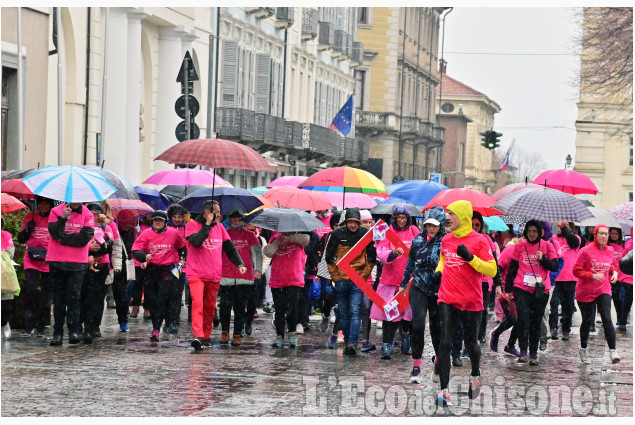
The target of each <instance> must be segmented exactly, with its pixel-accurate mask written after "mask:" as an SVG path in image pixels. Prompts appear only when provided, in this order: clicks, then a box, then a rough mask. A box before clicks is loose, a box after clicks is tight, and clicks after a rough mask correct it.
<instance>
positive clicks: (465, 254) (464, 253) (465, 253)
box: [456, 244, 474, 262]
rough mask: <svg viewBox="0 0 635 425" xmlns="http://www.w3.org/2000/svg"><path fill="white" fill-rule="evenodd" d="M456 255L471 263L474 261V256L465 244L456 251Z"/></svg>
mask: <svg viewBox="0 0 635 425" xmlns="http://www.w3.org/2000/svg"><path fill="white" fill-rule="evenodd" d="M456 253H457V254H458V255H459V257H461V258H462V259H464V260H465V261H467V262H470V261H472V260H473V259H474V256H473V255H472V254H471V253H470V250H469V249H467V247H466V246H465V245H463V244H461V245H459V247H458V248H457V249H456Z"/></svg>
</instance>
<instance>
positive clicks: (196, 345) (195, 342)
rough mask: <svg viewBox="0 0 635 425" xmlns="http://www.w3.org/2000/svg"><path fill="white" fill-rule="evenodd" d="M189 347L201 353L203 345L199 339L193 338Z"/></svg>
mask: <svg viewBox="0 0 635 425" xmlns="http://www.w3.org/2000/svg"><path fill="white" fill-rule="evenodd" d="M191 345H192V347H193V348H194V351H203V344H202V343H201V340H200V339H198V338H194V339H193V340H192V344H191Z"/></svg>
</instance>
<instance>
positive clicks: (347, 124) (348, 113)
mask: <svg viewBox="0 0 635 425" xmlns="http://www.w3.org/2000/svg"><path fill="white" fill-rule="evenodd" d="M352 121H353V95H351V97H349V98H348V100H347V101H346V103H345V104H344V106H342V109H340V111H339V112H338V113H337V115H335V118H333V122H332V123H331V127H330V129H331V130H339V131H340V133H342V134H343V135H344V136H346V135H348V133H350V132H351V122H352Z"/></svg>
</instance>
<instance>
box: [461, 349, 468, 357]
mask: <svg viewBox="0 0 635 425" xmlns="http://www.w3.org/2000/svg"><path fill="white" fill-rule="evenodd" d="M461 357H470V353H468V352H467V348H465V347H463V352H462V353H461Z"/></svg>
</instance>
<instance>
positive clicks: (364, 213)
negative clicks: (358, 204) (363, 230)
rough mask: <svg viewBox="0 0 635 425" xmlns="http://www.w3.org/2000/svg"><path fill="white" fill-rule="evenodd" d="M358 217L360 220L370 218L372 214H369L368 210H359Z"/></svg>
mask: <svg viewBox="0 0 635 425" xmlns="http://www.w3.org/2000/svg"><path fill="white" fill-rule="evenodd" d="M359 219H360V220H361V221H367V220H372V219H373V216H372V215H371V214H370V211H368V210H360V211H359Z"/></svg>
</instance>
